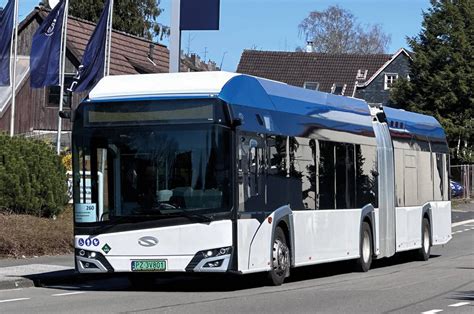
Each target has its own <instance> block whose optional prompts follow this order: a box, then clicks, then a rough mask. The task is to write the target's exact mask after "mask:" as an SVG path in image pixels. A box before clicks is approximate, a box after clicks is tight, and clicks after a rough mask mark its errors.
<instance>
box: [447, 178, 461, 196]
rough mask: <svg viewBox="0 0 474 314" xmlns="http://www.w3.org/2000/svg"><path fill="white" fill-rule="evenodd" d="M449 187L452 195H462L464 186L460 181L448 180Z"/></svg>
mask: <svg viewBox="0 0 474 314" xmlns="http://www.w3.org/2000/svg"><path fill="white" fill-rule="evenodd" d="M449 187H450V188H451V196H452V197H459V196H462V194H463V192H464V187H463V186H462V185H461V183H459V182H456V181H453V180H449Z"/></svg>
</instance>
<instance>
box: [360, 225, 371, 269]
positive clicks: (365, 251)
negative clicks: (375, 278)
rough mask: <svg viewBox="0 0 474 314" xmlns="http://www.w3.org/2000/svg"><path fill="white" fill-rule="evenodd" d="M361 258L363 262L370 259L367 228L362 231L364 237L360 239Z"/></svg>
mask: <svg viewBox="0 0 474 314" xmlns="http://www.w3.org/2000/svg"><path fill="white" fill-rule="evenodd" d="M362 259H363V260H364V263H368V262H369V259H370V236H369V232H368V231H367V230H366V231H364V239H363V241H362Z"/></svg>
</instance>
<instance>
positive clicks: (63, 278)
mask: <svg viewBox="0 0 474 314" xmlns="http://www.w3.org/2000/svg"><path fill="white" fill-rule="evenodd" d="M91 279H93V277H92V276H91V275H89V274H80V273H78V272H76V271H75V270H74V269H68V270H62V271H55V272H50V273H43V274H34V275H27V276H24V277H16V278H12V279H11V280H5V281H0V290H7V289H17V288H31V287H45V286H50V285H58V284H65V283H74V284H77V283H83V282H85V281H88V280H91Z"/></svg>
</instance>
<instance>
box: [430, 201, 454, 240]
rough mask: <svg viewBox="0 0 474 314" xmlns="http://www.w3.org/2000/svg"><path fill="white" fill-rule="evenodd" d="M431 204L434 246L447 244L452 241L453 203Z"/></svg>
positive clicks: (439, 202) (438, 202) (440, 202)
mask: <svg viewBox="0 0 474 314" xmlns="http://www.w3.org/2000/svg"><path fill="white" fill-rule="evenodd" d="M430 204H431V220H432V222H431V225H432V226H431V230H432V231H431V232H432V242H433V243H432V244H433V245H440V244H445V243H447V242H448V241H449V240H451V237H452V236H451V202H450V201H437V202H430Z"/></svg>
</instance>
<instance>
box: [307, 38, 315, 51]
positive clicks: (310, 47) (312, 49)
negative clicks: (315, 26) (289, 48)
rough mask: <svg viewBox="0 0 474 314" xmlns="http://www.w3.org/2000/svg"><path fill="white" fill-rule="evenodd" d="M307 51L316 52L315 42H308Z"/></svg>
mask: <svg viewBox="0 0 474 314" xmlns="http://www.w3.org/2000/svg"><path fill="white" fill-rule="evenodd" d="M306 52H314V46H313V42H312V41H310V40H308V41H307V42H306Z"/></svg>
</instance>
